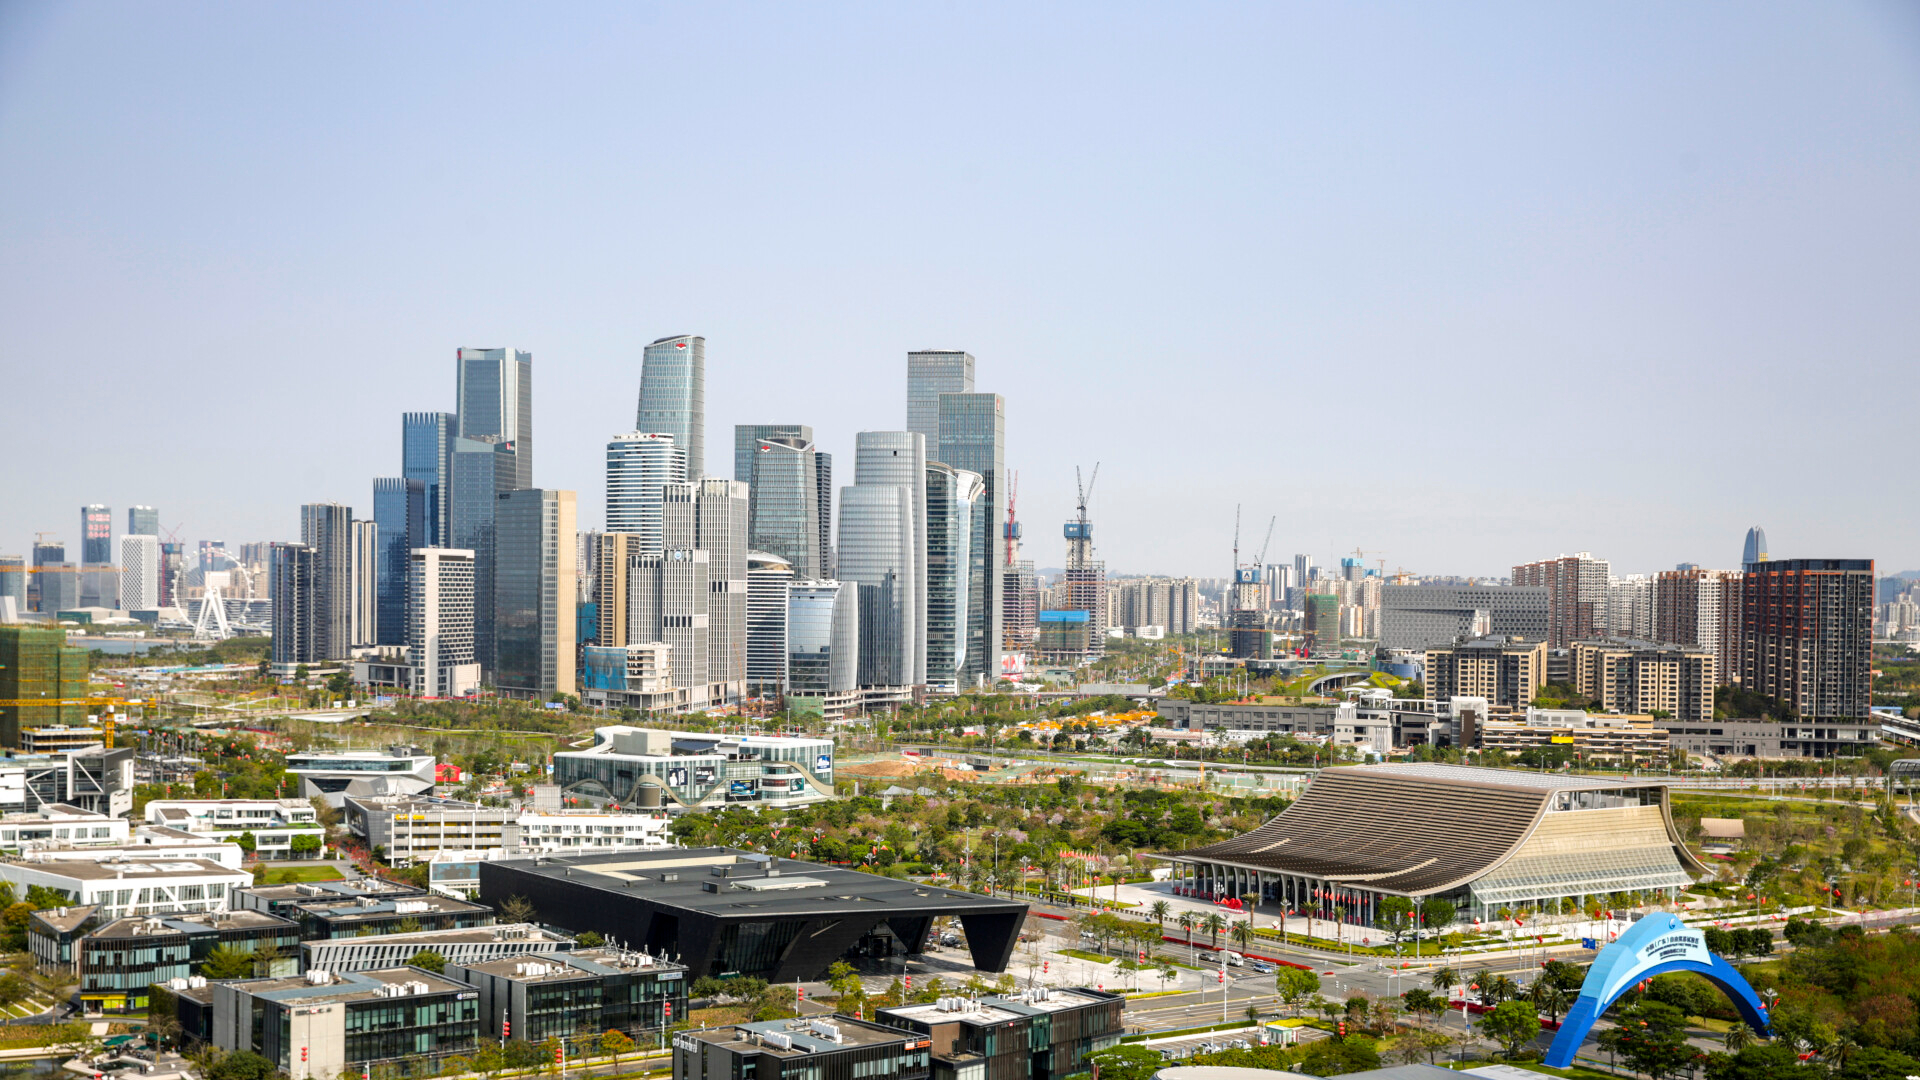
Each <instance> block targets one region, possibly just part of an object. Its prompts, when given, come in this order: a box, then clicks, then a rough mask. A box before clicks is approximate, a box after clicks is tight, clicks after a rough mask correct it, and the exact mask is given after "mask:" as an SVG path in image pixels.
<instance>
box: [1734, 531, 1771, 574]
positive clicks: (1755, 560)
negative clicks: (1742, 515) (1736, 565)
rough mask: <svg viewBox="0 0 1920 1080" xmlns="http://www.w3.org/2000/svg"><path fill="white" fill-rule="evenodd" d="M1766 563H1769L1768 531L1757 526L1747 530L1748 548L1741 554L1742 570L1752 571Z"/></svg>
mask: <svg viewBox="0 0 1920 1080" xmlns="http://www.w3.org/2000/svg"><path fill="white" fill-rule="evenodd" d="M1766 561H1767V534H1766V530H1764V529H1762V528H1761V527H1760V526H1758V525H1755V526H1754V527H1753V528H1751V529H1748V530H1747V543H1746V548H1745V550H1743V551H1742V552H1741V553H1740V569H1742V570H1752V569H1753V568H1754V567H1755V566H1758V565H1759V564H1760V563H1763V562H1766Z"/></svg>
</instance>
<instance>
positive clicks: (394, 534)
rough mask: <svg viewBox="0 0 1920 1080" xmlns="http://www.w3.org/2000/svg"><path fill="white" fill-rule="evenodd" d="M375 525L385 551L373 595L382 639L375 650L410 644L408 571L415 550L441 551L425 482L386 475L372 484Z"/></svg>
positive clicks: (377, 566) (377, 568)
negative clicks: (377, 609)
mask: <svg viewBox="0 0 1920 1080" xmlns="http://www.w3.org/2000/svg"><path fill="white" fill-rule="evenodd" d="M373 523H374V524H375V525H377V526H379V529H380V552H379V556H378V558H377V559H376V560H375V563H374V586H373V587H374V595H375V596H376V598H377V602H378V604H379V605H380V611H379V615H378V617H377V621H378V624H379V637H378V640H376V641H373V642H370V643H369V644H374V645H405V644H406V643H407V597H408V596H409V595H410V594H411V588H410V586H408V584H407V573H408V570H409V569H410V568H411V567H412V566H413V550H414V549H415V548H425V547H438V546H439V545H437V544H435V543H434V542H433V533H434V523H433V504H432V502H431V501H430V500H429V498H428V494H427V484H426V481H424V480H415V479H413V478H411V477H399V476H383V477H378V478H376V479H375V480H374V482H373Z"/></svg>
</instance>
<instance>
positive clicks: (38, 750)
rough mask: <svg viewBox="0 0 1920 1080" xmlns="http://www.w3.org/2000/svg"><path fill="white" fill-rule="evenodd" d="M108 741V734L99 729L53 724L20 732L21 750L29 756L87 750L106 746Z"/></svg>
mask: <svg viewBox="0 0 1920 1080" xmlns="http://www.w3.org/2000/svg"><path fill="white" fill-rule="evenodd" d="M106 741H107V736H106V732H105V731H103V730H101V729H100V728H97V727H73V726H68V725H65V724H52V725H49V726H47V727H37V728H24V729H22V730H21V732H20V749H21V750H22V751H24V752H26V753H29V754H53V753H59V752H62V751H66V750H85V749H87V748H89V747H94V746H105V745H106Z"/></svg>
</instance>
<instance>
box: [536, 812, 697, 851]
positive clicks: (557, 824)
mask: <svg viewBox="0 0 1920 1080" xmlns="http://www.w3.org/2000/svg"><path fill="white" fill-rule="evenodd" d="M518 823H519V826H520V850H521V851H522V852H524V853H529V854H532V853H537V854H541V855H554V854H567V853H569V852H588V851H637V850H641V849H645V848H663V847H672V846H673V837H672V836H671V835H669V834H668V832H667V826H668V825H670V824H672V820H671V819H670V818H668V817H667V815H666V813H665V812H664V811H656V812H654V813H632V814H603V813H596V812H594V811H591V810H558V811H551V810H550V811H535V810H525V811H522V812H521V814H520V817H519V819H518Z"/></svg>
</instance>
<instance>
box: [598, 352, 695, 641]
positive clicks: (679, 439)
mask: <svg viewBox="0 0 1920 1080" xmlns="http://www.w3.org/2000/svg"><path fill="white" fill-rule="evenodd" d="M633 429H634V430H635V431H657V432H661V433H663V434H667V435H671V436H673V441H674V444H675V445H677V446H681V447H684V448H685V449H686V451H687V477H688V478H689V479H693V480H698V479H700V478H701V477H703V476H705V475H706V474H707V339H706V338H703V337H699V336H698V335H692V334H681V335H679V336H678V337H663V338H660V339H658V340H656V341H654V342H653V343H652V344H650V345H648V346H647V351H646V353H645V354H644V355H643V356H642V357H641V360H640V407H639V408H638V409H637V410H635V413H634V420H633ZM609 528H611V526H609ZM674 659H676V660H678V659H679V658H678V657H675V658H674Z"/></svg>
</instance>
